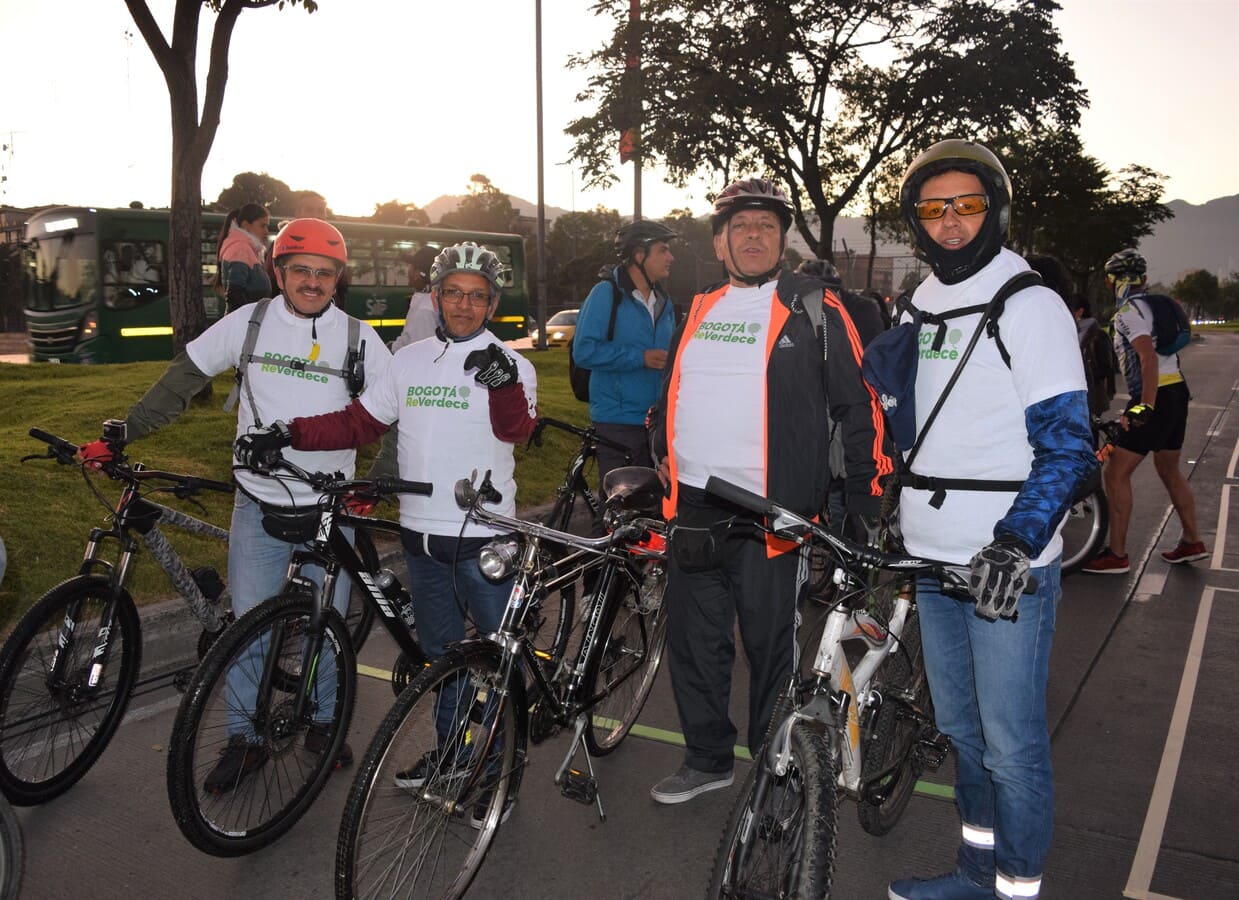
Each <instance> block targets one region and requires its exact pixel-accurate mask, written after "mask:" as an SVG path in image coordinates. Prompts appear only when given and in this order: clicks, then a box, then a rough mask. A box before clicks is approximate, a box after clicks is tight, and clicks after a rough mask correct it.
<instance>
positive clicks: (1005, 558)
mask: <svg viewBox="0 0 1239 900" xmlns="http://www.w3.org/2000/svg"><path fill="white" fill-rule="evenodd" d="M968 565H969V568H970V569H971V571H970V572H969V576H968V593H970V594H972V596H973V598H974V599H975V600H976V601H977V615H979V616H984V617H985V618H987V619H991V620H993V619H999V618H1002V617H1006V618H1014V617H1015V605H1016V604H1017V603H1018V602H1019V599H1020V594H1022V593H1023V592H1024V586H1025V585H1027V584H1028V570H1029V569H1030V568H1032V561H1031V560H1030V559H1029V558H1028V548H1027V546H1026V545H1025V544H1024V542H1023V541H1021V540H1019V539H1018V538H1014V537H1007V536H1003V537H1000V538H997V539H996V540H995V541H994V542H993V543H991V544H988V545H987V546H985V547H982V548H981V552H980V553H978V554H977V555H976V556H974V557H973V558H972V560H971V561H970V562H969V563H968Z"/></svg>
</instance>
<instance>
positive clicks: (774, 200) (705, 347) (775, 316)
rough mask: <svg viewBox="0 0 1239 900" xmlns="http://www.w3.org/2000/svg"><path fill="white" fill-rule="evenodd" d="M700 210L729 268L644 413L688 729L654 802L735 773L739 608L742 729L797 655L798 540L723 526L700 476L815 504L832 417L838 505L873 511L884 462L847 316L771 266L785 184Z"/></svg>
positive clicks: (754, 729) (762, 184)
mask: <svg viewBox="0 0 1239 900" xmlns="http://www.w3.org/2000/svg"><path fill="white" fill-rule="evenodd" d="M711 224H712V227H713V231H714V252H715V254H716V255H717V257H718V259H719V261H720V262H721V263H723V265H724V267H725V270H726V272H727V281H725V282H723V283H722V284H719V285H716V286H715V287H713V288H711V289H708V290H707V291H706V292H705V293H702V294H698V295H697V296H696V297H695V298H693V302H692V305H691V307H690V309H689V315H688V318H687V319H686V320H685V322H684V323H683V324H682V325H681V326H680V328H679V330H678V331H677V332H676V335H675V337H674V338H673V339H672V343H671V350H670V353H669V362H668V367H667V370H666V371H665V373H664V376H663V384H662V390H661V396H660V398H659V402H658V405H657V407H655V409H654V411H653V412H652V413H651V430H652V437H653V445H654V453H655V456H656V458H658V459H659V460H660V461H661V465H660V471H661V472H662V474H663V476H664V479H665V482H664V483H665V485H666V487H667V489H668V499H667V500H666V501H665V502H664V504H663V512H664V514H665V515H666V517H667V521H668V523H670V526H671V527H670V544H669V546H670V550H671V552H670V554H669V557H668V560H667V563H668V565H667V593H666V603H667V633H668V634H667V648H668V652H669V659H670V666H671V683H672V687H673V689H674V691H675V701H676V708H677V710H678V711H679V718H680V727H681V730H682V732H683V734H684V742H685V753H684V761H683V764H682V765H681V767H680V768H679V770H678V771H677V772H675V773H674V774H672V775H669V776H667V777H666V778H664V779H663V780H661V781H659V782H658V784H656V785H654V787H653V788H652V789H651V790H650V795H651V796H652V797H653V799H654V800H655V801H656V802H658V803H683V802H685V801H687V800H691V799H693V798H694V797H696V796H698V795H700V794H701V793H703V792H705V791H711V790H717V789H718V788H723V787H726V786H727V785H729V784H731V783H732V779H733V774H732V764H733V761H734V759H735V743H736V733H737V732H736V727H735V725H734V724H732V721H731V717H730V715H729V713H728V699H729V696H730V694H731V677H732V668H733V663H734V660H735V640H734V637H733V633H734V632H733V629H734V626H735V623H736V621H737V620H738V621H739V626H740V636H741V639H742V640H743V642H744V650H745V653H746V655H747V657H748V661H749V671H750V681H749V715H748V734H747V741H748V746H749V747H750V748H752V749H753V750H756V749H757V747H759V746H760V745H761V742H762V736H763V735H764V733H765V731H766V726H767V724H768V723H769V721H770V716H771V714H772V712H773V707H774V702H775V698H776V696H777V694H778V692H779V689H780V688H781V687H782V686H783V685H784V684H786V682H787V678H788V676H789V675H790V673H791V670H792V666H793V664H794V662H793V661H794V655H795V625H794V619H795V611H796V606H797V603H798V602H799V601H800V600H801V599H802V597H803V595H804V592H805V588H806V586H807V583H808V572H809V566H808V559H807V553H806V551H805V548H797V546H796V545H795V544H791V543H788V542H785V541H777V540H766V539H764V537H763V535H762V534H761V533H760V532H757V531H756V530H755V529H754V530H752V531H745V530H744V529H743V527H739V528H734V529H733V528H730V527H728V526H729V523H730V522H731V521H732V520H733V519H734V517H735V515H736V511H735V510H734V509H733V508H732V507H730V506H729V505H727V504H723V503H721V502H719V501H717V500H715V499H714V498H713V497H712V496H711V495H709V494H707V493H706V491H705V485H706V481H707V479H708V478H709V477H710V476H711V475H717V476H720V477H722V478H725V479H727V480H728V481H731V482H734V483H736V484H738V485H740V486H742V487H744V488H746V489H748V490H750V491H754V492H756V493H759V494H762V495H768V496H770V498H771V499H772V500H774V501H775V502H776V503H780V504H782V505H785V506H787V507H788V508H790V509H793V510H795V511H796V512H797V513H799V514H801V515H805V516H810V517H811V516H815V515H817V514H818V513H819V512H820V511H821V509H822V506H823V504H824V503H825V501H826V491H827V486H828V484H829V481H830V477H831V470H830V460H829V448H830V435H831V424H832V421H834V422H839V423H840V424H839V428H840V429H841V430H842V442H843V448H844V455H845V457H846V467H847V481H846V488H847V502H848V512H849V513H857V514H864V515H870V516H876V515H877V513H878V511H879V504H880V500H881V495H882V487H881V483H880V480H879V479H880V477H882V476H885V475H887V474H889V473H890V471H891V460H890V458H889V456H887V455H886V451H885V447H884V440H883V428H882V415H881V407H880V405H879V404H878V401H877V398H876V396H875V395H874V394H873V392H872V391H870V390H869V389H868V388H867V387H866V386H865V384H864V382H863V380H862V379H861V375H860V358H861V347H860V342H859V340H858V339H855V340H854V339H853V338H854V337H855V326H854V325H853V324H852V322H851V320H850V318H849V317H848V315H847V312H846V311H845V310H844V308H843V304H842V303H841V302H840V300H839V299H838V297H836V296H835V294H833V293H832V292H830V291H829V290H826V289H825V288H824V286H823V283H822V282H821V281H820V280H818V279H816V278H806V277H804V276H800V275H795V274H793V273H791V272H788V271H785V269H784V266H783V255H784V251H785V250H786V248H787V230H788V228H790V227H791V224H792V210H791V204H790V203H789V202H788V199H787V195H786V194H785V193H784V192H783V190H782V189H781V188H778V187H776V186H775V185H774V184H772V183H771V182H769V181H767V180H765V179H763V178H750V179H744V180H742V181H737V182H735V183H734V184H731V185H729V186H728V187H727V188H725V189H724V190H723V192H722V193H721V194H719V197H718V199H717V200H716V201H715V204H714V214H713V217H712V221H711ZM823 330H824V333H825V338H824V339H823ZM827 350H828V351H829V352H826V351H827Z"/></svg>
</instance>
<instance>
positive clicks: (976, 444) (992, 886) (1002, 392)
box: [889, 140, 1095, 900]
mask: <svg viewBox="0 0 1239 900" xmlns="http://www.w3.org/2000/svg"><path fill="white" fill-rule="evenodd" d="M1011 196H1012V194H1011V182H1010V180H1009V179H1008V178H1007V174H1006V171H1005V170H1004V169H1003V166H1002V163H1001V162H1000V161H999V160H998V158H997V157H996V156H995V155H994V154H993V153H991V152H990V151H989V150H988V149H986V148H985V147H983V146H981V145H980V144H977V143H973V142H971V141H966V140H948V141H942V142H940V143H937V144H934V145H933V146H932V147H930V148H929V149H928V150H926V151H925V152H924V153H922V154H921V155H920V156H918V157H917V158H916V159H915V160H914V161H913V162H912V164H911V166H909V168H908V171H907V173H906V174H905V175H904V178H903V183H902V185H901V187H900V208H901V211H902V213H903V217H904V219H905V221H906V222H907V223H908V227H909V228H910V229H911V232H912V238H913V241H914V243H915V245H916V247H917V252H918V254H919V255H921V256H922V257H923V258H925V259H927V260H928V261H929V263H930V265H931V267H932V268H933V274H932V275H931V276H930V277H929V278H927V279H926V280H925V282H924V283H922V284H921V286H920V287H918V288H917V290H916V293H915V294H914V295H913V298H912V302H913V305H914V306H915V307H916V308H917V309H919V310H921V311H922V312H923V313H926V314H929V315H930V316H931V317H935V318H934V320H933V322H932V323H931V322H924V321H923V322H922V325H921V331H920V342H919V345H920V350H919V352H918V358H917V360H916V364H917V369H916V382H915V419H916V432H917V434H918V435H919V437H920V439H921V444H920V446H919V450H918V452H917V454H916V455H915V457H914V459H913V460H912V464H911V467H910V468H911V471H910V472H905V473H904V475H903V476H901V481H902V484H903V490H902V493H901V495H900V507H899V516H900V529H901V531H902V533H903V537H904V542H905V544H906V546H907V549H908V552H910V553H912V554H914V555H918V556H928V557H932V558H936V559H941V560H945V561H947V562H952V563H956V564H958V565H960V566H961V567H963V568H966V569H967V570H968V571H969V594H968V595H966V596H964V597H962V598H961V597H956V596H951V595H948V594H946V593H944V592H943V591H942V590H941V586H940V585H938V584H937V583H931V582H928V581H922V582H921V583H920V584H919V585H918V588H917V596H916V602H917V608H918V610H919V613H920V620H921V638H922V642H923V645H924V650H925V668H926V672H927V674H928V677H929V687H930V691H931V693H932V695H933V702H934V710H935V713H936V717H937V726H938V728H939V729H940V730H941V731H943V732H944V733H946V734H947V735H949V736H950V738H951V742H952V744H953V745H954V747H955V750H956V753H957V757H958V760H957V766H956V784H955V798H956V804H957V806H958V808H959V814H960V819H961V825H962V839H961V842H960V845H959V850H958V853H957V866H956V869H955V870H954V871H953V872H951V873H950V874H947V875H942V876H939V877H936V878H930V879H906V880H902V881H896V882H894V883H893V884H891V885H890V889H889V896H890V897H891V898H892V900H990V898H992V897H994V896H995V895H996V896H998V897H1003V898H1014V897H1019V898H1034V897H1037V896H1038V895H1039V892H1040V888H1041V873H1042V864H1043V861H1044V859H1045V854H1046V851H1047V850H1048V849H1049V845H1050V830H1051V824H1052V822H1053V815H1054V809H1053V806H1054V804H1053V779H1052V774H1051V771H1050V738H1049V732H1048V728H1047V725H1046V709H1045V703H1046V699H1045V686H1046V679H1047V675H1048V671H1049V657H1050V643H1051V639H1052V637H1053V634H1054V617H1055V610H1056V607H1057V603H1058V598H1059V593H1060V592H1059V560H1060V557H1061V554H1062V542H1061V539H1060V538H1059V535H1058V530H1059V527H1060V525H1061V522H1062V519H1063V515H1064V513H1065V512H1066V511H1067V509H1068V508H1069V507H1070V505H1071V497H1072V493H1073V490H1074V488H1075V486H1076V485H1077V484H1078V483H1079V482H1080V481H1082V480H1083V479H1084V478H1085V477H1087V475H1088V474H1089V473H1090V472H1091V471H1092V468H1093V466H1094V464H1095V461H1094V458H1093V455H1092V447H1091V439H1090V432H1089V417H1088V403H1087V395H1086V392H1085V381H1084V369H1083V365H1082V363H1081V361H1080V351H1079V348H1078V347H1077V345H1076V329H1075V323H1074V322H1073V321H1072V317H1071V314H1070V313H1069V312H1068V311H1067V308H1066V307H1065V306H1064V305H1063V303H1062V301H1061V300H1059V299H1058V296H1057V295H1055V294H1054V293H1053V292H1052V291H1050V290H1049V289H1048V288H1046V287H1044V286H1040V285H1037V286H1031V287H1025V288H1024V289H1023V290H1019V291H1018V292H1016V293H1013V294H1011V295H1010V296H1009V297H1008V299H1007V300H1006V302H1005V305H1004V308H1003V310H1002V311H1001V313H1000V314H997V315H994V316H993V320H994V321H996V322H997V328H996V329H993V330H992V331H991V330H989V329H986V325H985V324H984V323H983V322H982V318H983V317H987V318H988V317H989V316H990V315H991V314H992V313H993V312H994V310H992V309H990V310H987V307H989V306H991V300H992V299H993V298H994V297H995V296H996V295H998V294H999V292H1000V291H1002V289H1004V288H1005V287H1007V285H1008V283H1009V282H1011V281H1012V279H1013V276H1019V275H1020V274H1021V273H1025V272H1027V270H1028V265H1027V263H1025V262H1024V260H1023V259H1022V258H1021V257H1020V256H1018V255H1017V254H1015V253H1013V252H1012V251H1010V250H1006V249H1004V248H1003V246H1002V245H1003V241H1004V239H1005V238H1006V236H1007V227H1008V222H1009V219H1010V212H1011ZM1026 277H1027V276H1026ZM1003 292H1004V293H1005V291H1003ZM943 319H949V320H950V321H949V328H948V327H947V325H948V323H947V322H944V321H943ZM981 329H985V330H981ZM979 330H981V331H980V339H979V340H978V341H977V342H976V344H975V346H974V348H973V352H972V353H971V355H968V356H967V357H966V359H964V363H963V367H962V369H961V368H959V366H960V361H961V358H962V357H964V353H961V352H957V350H962V349H963V346H962V345H963V344H966V343H967V342H968V340H969V338H970V337H971V336H972V335H973V334H974V333H976V332H978V331H979ZM957 345H959V346H958V347H957ZM957 370H958V374H959V377H958V380H957V381H956V382H955V383H954V385H953V386H952V387H949V388H948V381H950V379H951V378H952V376H954V375H955V374H956V372H957ZM944 394H946V397H945V399H944V400H943V402H942V405H941V407H940V408H939V410H938V413H937V416H936V418H934V419H933V421H932V423H931V427H930V428H928V429H926V427H925V423H926V420H927V419H928V417H929V413H930V411H931V410H932V409H934V407H935V405H936V404H937V403H938V401H939V399H940V398H942V397H943V395H944ZM1026 588H1027V589H1028V592H1026V590H1025V589H1026ZM1017 613H1018V615H1017Z"/></svg>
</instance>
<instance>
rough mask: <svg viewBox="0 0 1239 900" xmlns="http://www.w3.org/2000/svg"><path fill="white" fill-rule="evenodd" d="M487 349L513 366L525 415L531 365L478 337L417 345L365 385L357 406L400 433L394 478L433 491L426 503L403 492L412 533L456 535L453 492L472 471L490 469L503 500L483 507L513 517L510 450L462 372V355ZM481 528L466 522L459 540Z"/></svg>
mask: <svg viewBox="0 0 1239 900" xmlns="http://www.w3.org/2000/svg"><path fill="white" fill-rule="evenodd" d="M489 344H498V345H499V347H500V348H501V349H502V350H503V351H504V352H505V353H507V354H508V356H510V357H512V358H514V359H515V360H516V371H517V373H518V378H519V379H520V382H521V385H522V387H523V388H524V390H525V399H526V401H527V402H528V404H529V412H530V415H534V414H535V409H536V405H537V375H536V373H535V372H534V368H533V365H532V364H531V363H530V362H529V361H528V360H527V359H525V358H524V357H523V356H521V355H520V354H518V353H515V352H513V351H512V350H510V349H509V348H507V347H505V346H504V344H503V342H502V341H500V340H499V338H497V337H495V336H494V335H493V334H491V333H490V332H489V331H483V332H482V333H481V334H479V335H478V336H477V337H475V338H473V339H472V340H469V341H466V342H463V343H456V342H449V343H447V344H446V345H445V344H444V343H443V341H440V340H425V341H418V342H417V343H415V344H410V345H409V346H407V347H404V348H403V349H401V350H400V351H399V352H397V353H396V355H395V356H394V357H392V364H391V366H390V367H389V368H388V369H387V371H386V372H385V373H384V374H383V376H381V377H380V378H379V379H377V380H376V381H373V382H371V383H370V384H368V385H367V386H366V390H365V391H364V392H363V393H362V395H361V404H362V406H364V407H365V409H366V411H367V412H368V413H370V415H372V416H374V418H376V419H378V420H379V421H380V422H395V423H396V428H397V429H398V434H399V435H400V438H399V441H398V446H399V455H398V465H399V471H400V477H401V478H404V479H406V480H408V481H428V482H430V483H431V484H433V485H434V493H433V495H432V496H430V497H423V496H420V495H412V494H402V495H401V497H400V524H401V525H403V526H404V527H405V528H409V529H411V530H413V531H420V532H423V533H425V534H436V535H445V536H450V537H455V536H457V535H458V534H460V533H461V531H460V524H461V522H463V521H464V517H465V514H464V510H462V509H461V508H460V507H459V506H457V505H456V499H455V486H456V482H457V481H459V480H460V479H462V478H468V477H469V476H470V474H471V473H472V472H473V471H474V470H476V471H477V474H478V480H479V481H480V479H481V476H482V475H483V474H484V473H485V472H486V471H487V470H488V469H489V470H490V473H491V476H490V478H491V482H492V483H493V484H494V486H495V488H496V489H498V491H499V493H500V494H502V495H503V500H502V501H501V502H500V503H498V504H495V505H488V507H487V508H489V509H493V510H495V511H496V512H499V513H502V514H504V515H508V516H513V515H515V514H516V479H515V477H514V473H515V469H516V462H515V459H514V458H513V456H512V445H511V444H509V443H506V442H504V441H501V440H499V438H497V437H495V433H494V431H493V430H492V428H491V421H490V398H489V392H488V391H487V389H486V388H485V387H483V386H482V385H480V384H478V383H477V382H476V381H474V380H473V376H474V375H475V374H476V372H472V371H470V372H466V371H465V367H464V366H465V357H466V356H468V355H469V354H470V353H472V352H473V351H474V350H482V349H485V348H486V346H487V345H489ZM493 533H494V530H493V529H491V528H490V527H488V526H486V525H480V524H478V523H476V522H470V523H469V525H468V527H467V528H466V529H465V531H464V535H465V537H478V536H484V535H489V534H493Z"/></svg>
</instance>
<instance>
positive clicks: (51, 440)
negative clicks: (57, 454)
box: [30, 428, 77, 452]
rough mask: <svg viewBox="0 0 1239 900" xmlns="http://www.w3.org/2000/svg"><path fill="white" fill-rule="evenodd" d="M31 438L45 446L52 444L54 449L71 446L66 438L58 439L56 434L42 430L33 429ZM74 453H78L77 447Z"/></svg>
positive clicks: (74, 448)
mask: <svg viewBox="0 0 1239 900" xmlns="http://www.w3.org/2000/svg"><path fill="white" fill-rule="evenodd" d="M30 436H31V437H32V438H34V439H35V440H39V441H42V442H43V443H45V444H51V445H52V446H53V447H59V446H62V445H63V446H69V442H68V441H66V440H65V439H64V438H58V437H56V435H54V434H50V433H49V432H46V431H44V430H43V429H42V428H31V429H30ZM73 450H74V452H77V447H76V446H74V447H73Z"/></svg>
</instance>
